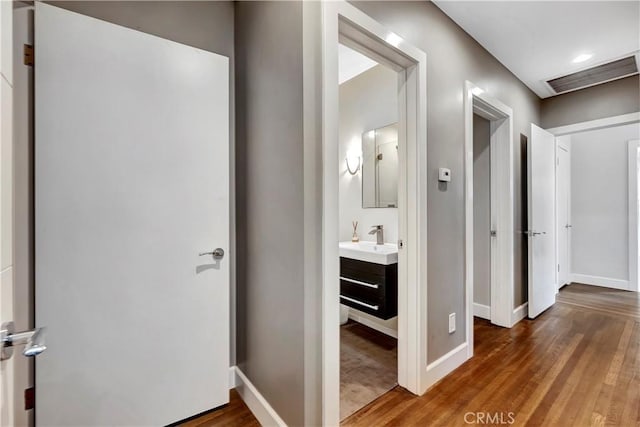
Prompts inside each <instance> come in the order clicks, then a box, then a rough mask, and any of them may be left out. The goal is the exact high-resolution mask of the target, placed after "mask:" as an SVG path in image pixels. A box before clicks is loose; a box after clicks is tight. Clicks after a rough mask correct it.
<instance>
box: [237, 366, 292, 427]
mask: <svg viewBox="0 0 640 427" xmlns="http://www.w3.org/2000/svg"><path fill="white" fill-rule="evenodd" d="M230 369H233V371H234V373H235V375H234V377H235V384H236V386H235V388H236V391H237V392H238V394H239V395H240V397H241V398H242V400H244V403H246V404H247V406H248V407H249V409H250V410H251V412H252V413H253V415H254V416H255V417H256V419H257V420H258V422H259V423H260V425H263V426H279V427H280V426H282V427H286V425H287V424H285V422H284V421H283V420H282V418H280V416H279V415H278V413H277V412H276V411H275V409H273V408H272V407H271V405H269V402H267V399H265V398H264V396H263V395H262V394H260V392H259V391H258V389H257V388H256V387H255V386H254V385H253V384H252V383H251V381H249V379H248V378H247V376H246V375H245V374H244V373H243V372H242V371H241V370H240V369H239V368H238V367H237V366H234V367H232V368H230Z"/></svg>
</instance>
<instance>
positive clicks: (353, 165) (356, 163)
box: [344, 152, 360, 175]
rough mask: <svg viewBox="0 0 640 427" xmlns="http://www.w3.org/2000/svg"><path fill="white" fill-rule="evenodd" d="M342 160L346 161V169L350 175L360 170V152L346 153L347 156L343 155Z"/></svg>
mask: <svg viewBox="0 0 640 427" xmlns="http://www.w3.org/2000/svg"><path fill="white" fill-rule="evenodd" d="M344 160H345V162H346V163H347V170H348V171H349V173H350V174H351V175H355V174H357V173H358V171H359V170H360V153H356V152H351V153H347V157H345V159H344Z"/></svg>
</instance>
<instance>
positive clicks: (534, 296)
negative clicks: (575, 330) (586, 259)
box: [527, 124, 557, 318]
mask: <svg viewBox="0 0 640 427" xmlns="http://www.w3.org/2000/svg"><path fill="white" fill-rule="evenodd" d="M527 162H528V174H529V176H528V182H527V184H528V196H529V203H528V204H529V218H528V224H529V233H528V242H529V317H530V318H534V317H537V316H538V315H539V314H540V313H542V312H543V311H545V310H546V309H547V308H549V307H551V306H552V305H553V304H554V303H555V301H556V292H557V285H556V280H555V279H556V274H555V272H556V254H555V220H554V216H555V198H556V195H555V163H556V162H555V137H554V136H553V135H552V134H550V133H549V132H547V131H545V130H543V129H541V128H539V127H538V126H536V125H533V124H532V125H531V139H530V140H529V144H528V145H527Z"/></svg>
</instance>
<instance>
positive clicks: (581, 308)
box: [187, 284, 640, 426]
mask: <svg viewBox="0 0 640 427" xmlns="http://www.w3.org/2000/svg"><path fill="white" fill-rule="evenodd" d="M557 300H558V304H556V305H554V306H553V307H551V309H549V310H548V311H547V312H546V313H544V314H543V315H542V316H540V317H539V318H538V319H536V320H535V321H530V320H523V321H522V322H520V323H518V324H517V325H516V326H515V327H513V328H512V329H510V330H509V329H504V328H499V327H495V326H491V325H490V324H489V322H487V321H485V320H476V322H475V337H476V354H475V356H474V357H473V358H472V359H471V360H470V361H469V362H467V363H466V364H464V365H463V366H462V367H461V368H460V369H458V370H456V371H455V372H454V373H452V374H451V375H449V376H447V377H446V378H445V379H444V380H443V381H442V382H441V383H440V384H438V385H436V386H435V387H434V388H432V389H431V390H430V391H429V392H428V393H426V394H425V395H424V396H422V397H415V396H413V395H411V394H410V393H408V392H406V391H404V390H403V389H402V388H400V387H396V388H395V389H393V390H392V391H390V392H389V393H387V394H385V395H383V396H382V397H380V398H379V399H377V400H376V401H374V402H373V403H372V404H370V405H368V406H367V407H365V408H363V409H361V410H360V411H358V412H357V413H355V414H354V415H352V416H351V417H349V418H348V419H347V420H345V422H343V424H342V425H344V426H383V425H392V426H405V425H406V426H408V425H421V426H431V425H443V426H450V425H465V424H466V423H465V416H466V417H467V421H470V423H469V424H471V425H473V424H489V425H492V424H499V423H500V420H502V421H503V422H504V423H508V421H509V420H510V419H511V418H510V417H512V419H513V420H514V423H513V425H525V424H530V425H546V426H570V425H574V426H587V425H604V424H607V425H618V426H629V425H636V424H637V423H638V422H639V421H640V412H639V411H640V377H639V376H638V375H639V371H638V366H640V295H639V294H638V293H633V292H626V291H618V290H614V289H607V288H600V287H595V286H587V285H580V284H572V285H570V286H566V287H564V288H563V289H562V290H561V291H560V294H559V295H558V298H557ZM234 402H235V403H234ZM223 414H226V415H224V416H223ZM481 417H483V418H481ZM495 417H498V418H495ZM500 417H501V418H500ZM489 418H490V419H492V420H493V421H494V422H487V419H489ZM496 420H497V421H498V422H497V423H496V422H495V421H496ZM253 421H254V420H253V417H252V415H251V413H250V412H249V410H248V409H247V407H246V406H245V405H244V403H242V402H241V401H239V398H238V397H237V395H236V394H235V393H233V398H232V402H231V403H230V405H229V406H228V407H227V408H225V409H222V410H220V411H216V412H213V413H211V414H209V415H205V416H203V417H201V418H199V419H194V420H192V421H190V422H189V423H187V425H189V426H209V425H227V426H236V425H238V426H239V425H253V424H252V422H253ZM481 421H482V422H481Z"/></svg>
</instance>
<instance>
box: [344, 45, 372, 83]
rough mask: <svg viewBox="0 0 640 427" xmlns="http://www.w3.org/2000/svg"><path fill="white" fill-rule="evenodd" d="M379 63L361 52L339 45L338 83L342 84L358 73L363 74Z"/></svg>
mask: <svg viewBox="0 0 640 427" xmlns="http://www.w3.org/2000/svg"><path fill="white" fill-rule="evenodd" d="M376 65H378V63H377V62H376V61H374V60H373V59H370V58H369V57H367V56H364V55H363V54H361V53H360V52H356V51H355V50H353V49H350V48H348V47H346V46H345V45H343V44H340V45H338V83H339V84H342V83H344V82H346V81H347V80H351V79H352V78H354V77H355V76H357V75H358V74H362V73H364V72H365V71H367V70H368V69H369V68H373V67H375V66H376Z"/></svg>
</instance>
